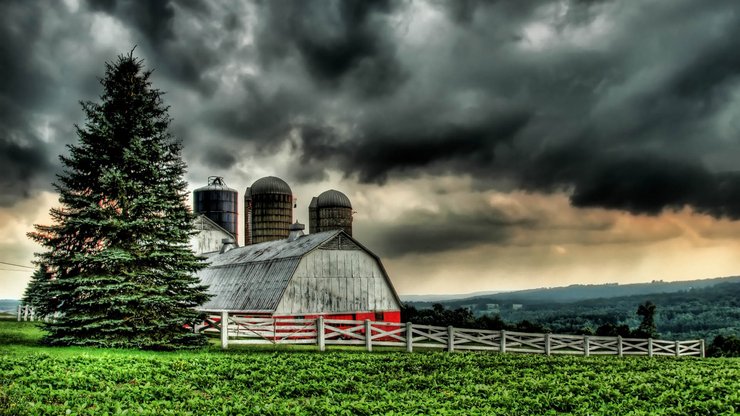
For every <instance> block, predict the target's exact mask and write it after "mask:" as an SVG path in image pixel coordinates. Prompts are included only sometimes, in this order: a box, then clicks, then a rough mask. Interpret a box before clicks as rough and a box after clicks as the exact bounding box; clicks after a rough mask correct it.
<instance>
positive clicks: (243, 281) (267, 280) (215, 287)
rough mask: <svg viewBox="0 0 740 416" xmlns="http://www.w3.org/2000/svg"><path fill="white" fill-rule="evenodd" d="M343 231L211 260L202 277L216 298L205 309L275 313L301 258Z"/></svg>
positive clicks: (267, 244)
mask: <svg viewBox="0 0 740 416" xmlns="http://www.w3.org/2000/svg"><path fill="white" fill-rule="evenodd" d="M340 232H341V231H339V230H333V231H326V232H322V233H316V234H309V235H303V236H300V237H299V238H298V239H296V240H294V241H289V240H277V241H268V242H265V243H260V244H253V245H249V246H244V247H239V248H235V249H231V250H229V251H227V252H225V253H223V254H219V255H216V256H213V257H210V258H209V259H208V263H209V266H208V267H207V268H206V269H204V270H201V271H200V272H199V273H198V277H200V280H201V283H203V284H205V285H208V286H209V288H208V292H209V293H210V294H212V295H213V297H212V298H211V299H210V300H209V301H208V302H206V303H205V304H203V305H202V306H201V309H227V310H233V311H265V310H274V309H275V308H276V307H277V305H278V302H279V301H280V297H281V296H282V294H283V291H284V290H285V288H286V287H287V286H288V283H289V282H290V278H291V277H292V276H293V273H294V272H295V269H296V267H297V266H298V263H299V262H300V261H301V258H302V257H303V256H304V255H305V254H307V253H308V252H310V251H311V250H313V249H315V248H316V247H318V246H320V245H321V244H323V243H325V242H326V241H329V240H331V239H332V238H334V237H335V236H336V235H337V234H339V233H340Z"/></svg>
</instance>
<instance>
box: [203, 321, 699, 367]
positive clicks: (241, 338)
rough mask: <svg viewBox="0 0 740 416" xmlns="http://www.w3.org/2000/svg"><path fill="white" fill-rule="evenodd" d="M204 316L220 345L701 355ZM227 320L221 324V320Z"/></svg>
mask: <svg viewBox="0 0 740 416" xmlns="http://www.w3.org/2000/svg"><path fill="white" fill-rule="evenodd" d="M203 312H206V314H207V317H206V319H205V321H203V323H201V324H199V325H196V326H195V327H194V328H193V329H194V331H196V332H204V333H211V334H214V335H215V334H218V335H220V337H221V347H222V348H223V349H227V348H228V346H229V345H232V344H313V345H317V346H318V349H319V350H320V351H324V350H325V349H326V346H327V345H359V346H365V349H367V350H368V351H372V349H373V347H374V346H390V347H403V348H405V349H406V351H409V352H411V351H413V350H414V348H439V349H444V350H446V351H450V352H451V351H456V350H478V351H496V352H500V353H510V352H513V353H527V354H546V355H555V354H568V355H583V356H586V357H588V356H590V355H617V356H620V357H621V356H625V355H645V356H648V357H653V356H672V357H684V356H697V357H704V340H691V341H666V340H658V339H652V338H648V339H638V338H622V337H601V336H591V335H558V334H531V333H525V332H513V331H504V330H501V331H496V330H486V329H465V328H454V327H452V326H448V327H442V326H431V325H417V324H412V323H411V322H407V323H403V324H400V323H395V322H373V321H369V320H366V321H350V320H337V319H325V318H324V317H318V318H317V319H282V318H275V319H273V318H252V317H247V316H244V315H238V314H231V313H229V312H228V311H218V312H213V311H203ZM224 323H225V324H224Z"/></svg>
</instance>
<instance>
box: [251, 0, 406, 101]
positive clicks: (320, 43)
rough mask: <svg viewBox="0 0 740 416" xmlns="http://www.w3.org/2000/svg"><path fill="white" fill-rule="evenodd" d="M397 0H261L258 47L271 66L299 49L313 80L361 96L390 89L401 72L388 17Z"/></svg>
mask: <svg viewBox="0 0 740 416" xmlns="http://www.w3.org/2000/svg"><path fill="white" fill-rule="evenodd" d="M396 6H397V4H396V2H392V1H374V2H367V1H361V0H349V1H328V2H265V3H263V7H262V10H261V12H262V15H261V19H260V20H259V21H260V30H259V32H258V43H257V46H258V49H259V51H260V58H261V59H262V61H263V62H264V64H265V65H266V67H267V68H268V69H269V68H270V67H271V66H272V65H279V64H280V63H281V61H282V60H284V59H286V58H288V57H290V56H292V54H293V53H297V55H298V56H299V57H300V59H301V61H302V62H303V64H304V66H305V69H306V70H307V72H308V73H309V74H310V76H311V78H312V79H313V80H314V81H317V82H319V83H321V84H322V85H324V86H326V87H328V88H339V87H348V88H352V89H355V90H356V91H357V92H359V93H361V94H363V95H365V96H375V95H382V94H385V93H388V92H391V91H393V89H395V88H397V87H398V85H399V84H400V83H402V82H403V80H404V77H405V73H404V70H403V68H402V67H401V65H400V63H399V61H398V60H397V58H396V50H395V46H394V43H393V40H392V39H389V38H388V37H387V36H388V33H389V32H390V31H391V27H390V25H389V23H388V22H387V19H386V17H387V16H388V15H389V14H391V13H392V12H393V11H394V9H395V8H396Z"/></svg>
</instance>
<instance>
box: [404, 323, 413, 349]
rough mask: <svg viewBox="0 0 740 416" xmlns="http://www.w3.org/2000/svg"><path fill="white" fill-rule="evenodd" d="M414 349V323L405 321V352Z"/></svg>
mask: <svg viewBox="0 0 740 416" xmlns="http://www.w3.org/2000/svg"><path fill="white" fill-rule="evenodd" d="M413 351H414V325H413V324H412V323H411V322H406V352H413Z"/></svg>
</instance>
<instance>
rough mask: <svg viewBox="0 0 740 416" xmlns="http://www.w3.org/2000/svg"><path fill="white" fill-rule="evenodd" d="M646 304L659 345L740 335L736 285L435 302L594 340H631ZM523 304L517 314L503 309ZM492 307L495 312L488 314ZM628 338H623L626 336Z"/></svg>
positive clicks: (739, 286)
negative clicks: (571, 298) (559, 298)
mask: <svg viewBox="0 0 740 416" xmlns="http://www.w3.org/2000/svg"><path fill="white" fill-rule="evenodd" d="M646 300H650V301H652V302H653V303H654V304H655V305H657V312H656V313H655V314H654V319H653V324H654V325H655V326H656V327H657V328H659V329H660V336H661V337H662V338H664V339H678V340H682V339H699V338H703V339H705V340H706V341H707V344H708V345H709V343H710V342H711V341H712V340H713V339H714V338H715V337H717V336H719V335H722V336H723V337H728V336H733V335H734V336H738V335H739V334H740V283H738V282H726V283H720V284H716V285H714V286H712V287H705V288H699V289H692V290H686V291H683V292H674V293H657V294H652V295H650V297H649V298H647V297H646V295H638V296H624V297H612V298H601V299H590V300H581V301H577V302H554V301H549V302H545V301H541V300H525V299H519V300H516V302H514V301H515V299H503V298H498V299H497V298H489V297H477V298H475V299H462V300H451V301H440V302H439V303H440V304H442V305H444V307H445V308H446V309H450V310H457V309H458V308H468V309H469V310H470V311H471V312H472V314H473V315H474V317H475V318H479V317H482V316H486V315H488V316H490V315H491V314H492V313H495V314H497V315H498V316H499V318H500V319H501V320H503V321H504V322H521V321H527V322H530V323H532V324H534V325H535V326H540V327H545V328H548V329H549V330H551V331H552V332H553V333H558V334H594V335H604V336H607V335H609V336H614V335H621V336H623V337H627V336H632V330H633V329H639V327H640V324H641V323H642V320H643V319H642V318H643V317H642V316H641V315H638V314H636V313H635V307H636V305H640V304H644V303H645V301H646ZM512 303H523V306H524V307H523V308H521V309H514V308H511V307H504V306H505V305H511V304H512ZM491 304H494V305H496V306H500V308H496V309H492V310H489V308H488V307H489V306H491ZM411 305H413V306H415V307H416V308H417V309H420V310H422V308H424V307H426V308H425V309H423V310H428V304H424V303H422V302H413V303H411ZM628 334H629V335H628Z"/></svg>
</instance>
